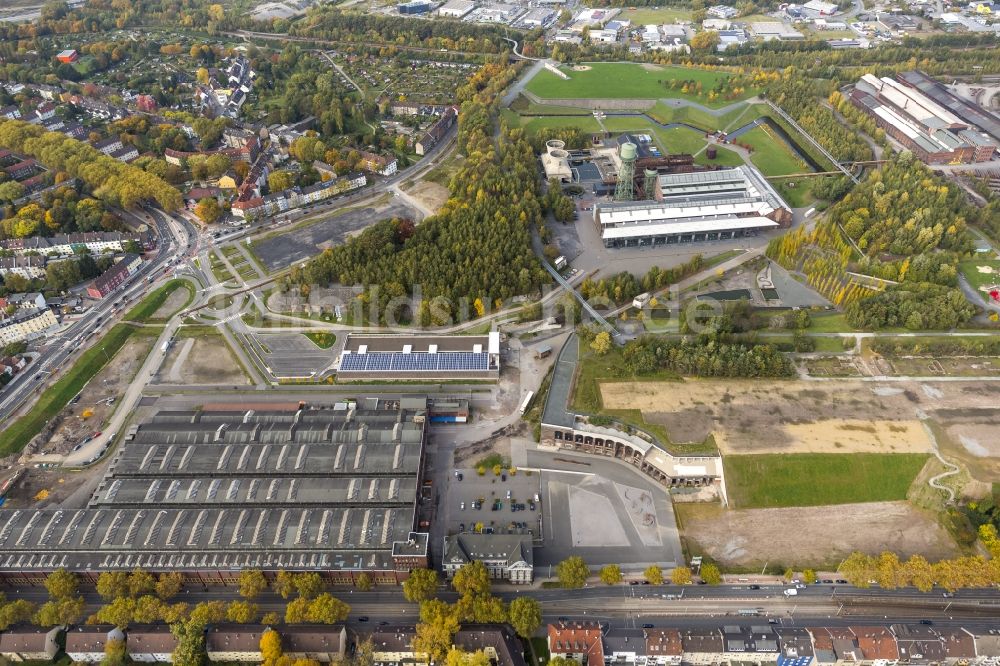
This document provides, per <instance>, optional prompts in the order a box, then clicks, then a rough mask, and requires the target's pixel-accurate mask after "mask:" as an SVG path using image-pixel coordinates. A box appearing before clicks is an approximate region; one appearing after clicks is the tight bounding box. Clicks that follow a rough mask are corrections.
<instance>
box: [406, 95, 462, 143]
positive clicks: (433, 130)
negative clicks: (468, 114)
mask: <svg viewBox="0 0 1000 666" xmlns="http://www.w3.org/2000/svg"><path fill="white" fill-rule="evenodd" d="M457 119H458V111H457V110H456V109H455V107H453V106H450V107H448V108H447V109H445V112H444V113H443V114H442V115H441V118H440V119H438V121H437V122H436V123H434V124H433V125H431V127H430V129H428V130H427V133H426V134H424V136H423V137H421V138H420V140H418V141H417V142H416V144H414V150H415V151H416V153H417V155H426V154H427V153H428V152H430V150H431V148H433V147H434V146H436V145H437V144H438V142H440V141H441V139H443V138H444V137H445V135H446V134H448V130H450V129H451V128H452V127H453V126H454V125H455V121H456V120H457Z"/></svg>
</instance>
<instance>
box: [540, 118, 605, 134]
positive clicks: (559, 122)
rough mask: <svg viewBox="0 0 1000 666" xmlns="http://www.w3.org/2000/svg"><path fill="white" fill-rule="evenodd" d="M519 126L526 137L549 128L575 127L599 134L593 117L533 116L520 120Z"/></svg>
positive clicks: (598, 127) (598, 128)
mask: <svg viewBox="0 0 1000 666" xmlns="http://www.w3.org/2000/svg"><path fill="white" fill-rule="evenodd" d="M520 125H521V127H523V128H524V131H525V132H526V133H527V134H528V136H532V135H535V134H537V133H538V132H539V131H541V130H543V129H548V128H550V127H577V128H579V129H580V130H581V131H583V132H588V133H589V132H600V131H601V126H600V125H598V124H597V120H596V119H595V118H594V116H534V117H525V118H521V119H520Z"/></svg>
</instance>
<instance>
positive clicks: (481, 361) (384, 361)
mask: <svg viewBox="0 0 1000 666" xmlns="http://www.w3.org/2000/svg"><path fill="white" fill-rule="evenodd" d="M489 367H490V357H489V354H487V353H478V354H477V353H475V352H440V353H437V354H429V353H427V352H415V353H412V354H403V353H401V352H367V353H365V354H345V355H344V356H343V358H342V359H341V361H340V370H341V372H403V373H405V372H442V371H449V370H451V371H466V372H469V371H476V370H489Z"/></svg>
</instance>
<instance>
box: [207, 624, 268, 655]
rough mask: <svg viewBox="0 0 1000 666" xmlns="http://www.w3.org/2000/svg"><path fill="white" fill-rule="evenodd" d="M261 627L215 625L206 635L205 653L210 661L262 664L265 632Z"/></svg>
mask: <svg viewBox="0 0 1000 666" xmlns="http://www.w3.org/2000/svg"><path fill="white" fill-rule="evenodd" d="M265 629H266V628H265V627H262V626H260V625H248V624H243V625H240V624H230V625H214V626H212V627H210V628H209V630H208V631H207V632H206V634H205V652H207V653H208V659H209V660H210V661H229V662H233V661H236V662H251V663H260V662H261V661H263V660H264V656H263V655H262V654H261V652H260V636H261V634H262V633H263V632H264V631H265Z"/></svg>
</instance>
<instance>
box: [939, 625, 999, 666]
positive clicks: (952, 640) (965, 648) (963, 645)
mask: <svg viewBox="0 0 1000 666" xmlns="http://www.w3.org/2000/svg"><path fill="white" fill-rule="evenodd" d="M936 632H937V633H938V635H940V636H941V640H942V642H943V643H944V651H945V654H946V655H947V661H948V662H950V663H956V662H960V661H965V662H969V661H972V660H974V659H975V658H976V657H977V656H979V655H977V654H976V639H975V636H973V634H972V633H971V632H970V631H968V630H966V629H962V628H961V627H940V628H937V629H936ZM995 636H996V638H997V639H998V641H1000V632H997V633H996V634H995ZM993 654H995V655H1000V646H998V650H997V651H995V652H993Z"/></svg>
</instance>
